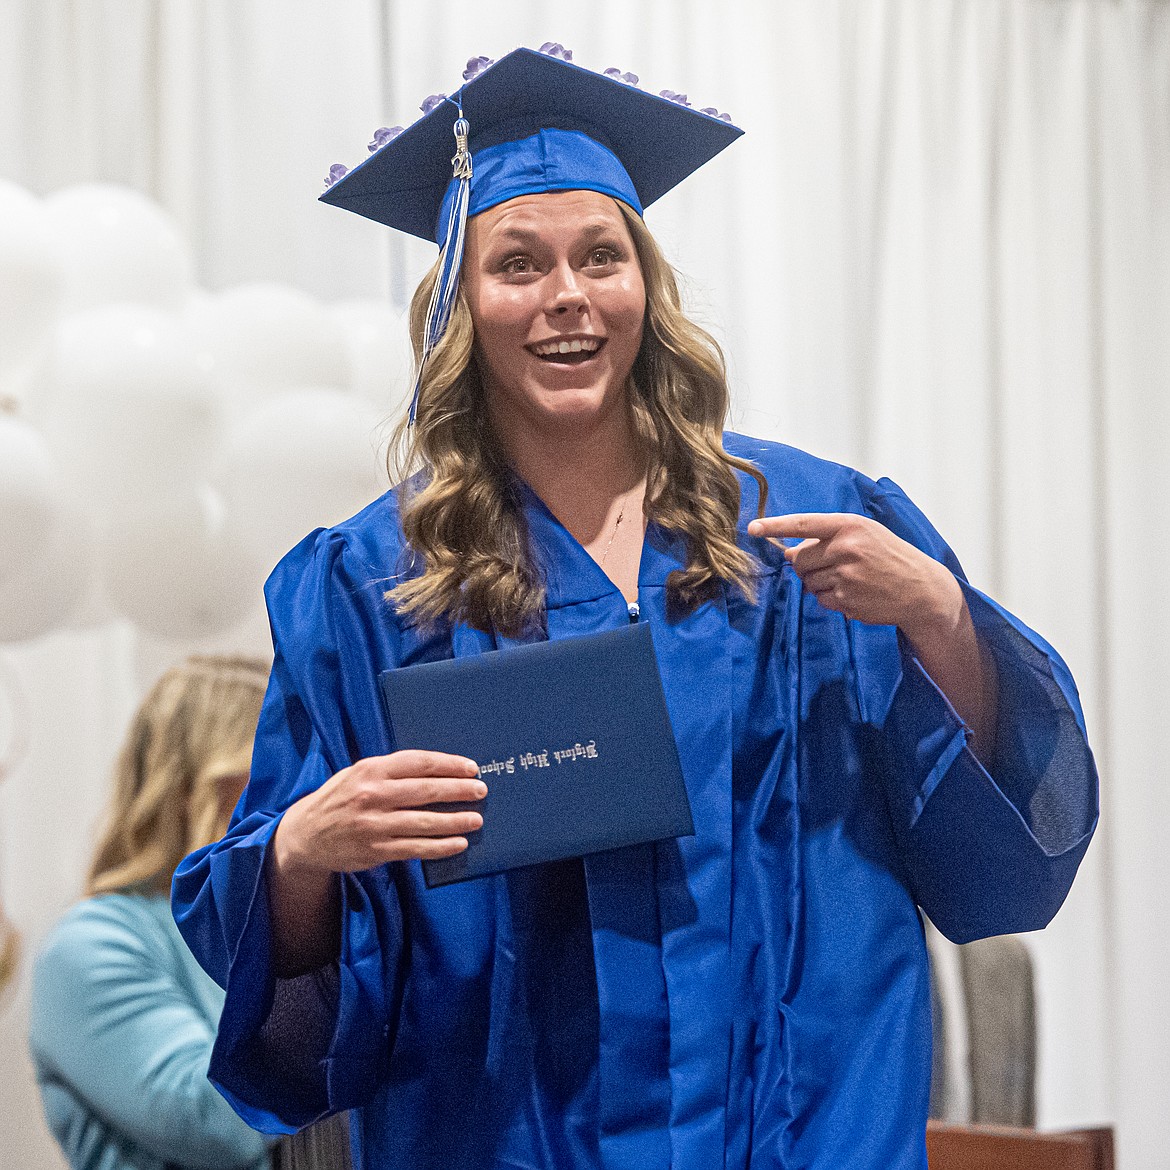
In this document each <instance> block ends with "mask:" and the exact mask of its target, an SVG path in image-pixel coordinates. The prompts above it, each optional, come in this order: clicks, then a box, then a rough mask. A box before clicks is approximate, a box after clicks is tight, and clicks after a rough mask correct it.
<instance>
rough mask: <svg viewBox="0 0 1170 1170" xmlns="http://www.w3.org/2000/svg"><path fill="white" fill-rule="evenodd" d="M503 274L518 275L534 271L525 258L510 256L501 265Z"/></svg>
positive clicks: (528, 260)
mask: <svg viewBox="0 0 1170 1170" xmlns="http://www.w3.org/2000/svg"><path fill="white" fill-rule="evenodd" d="M502 267H503V270H504V272H508V273H514V274H516V275H519V274H521V273H525V272H532V271H534V269H533V266H532V261H531V260H530V259H529V258H528V257H527V256H512V257H511V258H510V259H508V260H505V261H504V263H503V266H502Z"/></svg>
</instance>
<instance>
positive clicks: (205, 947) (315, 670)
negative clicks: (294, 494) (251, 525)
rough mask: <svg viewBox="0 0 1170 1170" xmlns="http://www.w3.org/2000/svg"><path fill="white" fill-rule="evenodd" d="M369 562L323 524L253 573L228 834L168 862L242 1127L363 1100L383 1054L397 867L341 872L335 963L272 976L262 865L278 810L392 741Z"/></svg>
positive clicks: (391, 629) (277, 1129)
mask: <svg viewBox="0 0 1170 1170" xmlns="http://www.w3.org/2000/svg"><path fill="white" fill-rule="evenodd" d="M385 587H386V586H385V576H384V571H383V573H382V574H381V576H379V574H378V573H376V572H375V571H374V570H373V569H372V568H370V567H369V566H367V565H366V564H364V563H363V562H362V561H361V560H360V558H359V557H358V556H357V555H356V554H354V553H353V552H352V551H351V550H350V549H349V548H348V547H347V543H346V540H345V537H344V535H343V534H341V533H340V532H339V531H338V530H327V531H323V532H318V533H314V534H312V535H311V536H309V537H306V538H305V540H304V541H302V542H301V544H300V545H298V546H297V547H296V548H295V549H293V550H292V552H290V553H289V554H288V555H287V556H286V557H285V558H284V560H283V561H282V562H281V563H280V564H279V565H278V566H277V568H276V569H275V570H274V572H273V574H272V576H271V577H270V578H269V581H268V584H267V586H266V587H265V596H266V600H267V603H268V611H269V619H270V623H271V626H272V638H273V648H274V652H275V657H274V662H273V668H272V675H271V678H270V681H269V686H268V692H267V695H266V696H265V700H264V705H263V708H262V710H261V714H260V722H259V726H258V728H257V732H256V743H255V748H254V751H253V757H252V771H251V776H250V779H249V782H248V786H247V788H246V790H245V792H244V795H243V796H242V797H241V800H240V803H239V805H238V806H237V808H236V810H235V813H234V815H233V817H232V823H231V826H230V827H229V829H228V832H227V834H226V836H225V837H224V838H223V839H222V840H221V841H218V842H216V843H214V844H212V845H209V846H207V847H205V848H203V849H201V850H199V851H197V852H195V853H193V854H191V855H190V856H189V857H187V858H186V859H185V860H184V861H183V862H182V864H181V865H180V866H179V868H178V870H177V871H176V873H175V879H174V884H173V887H172V909H173V911H174V915H175V920H176V922H177V923H178V926H179V929H180V931H181V933H182V935H183V937H184V939H185V940H186V941H187V944H188V946H189V947H190V948H191V950H192V952H193V953H194V954H195V956H196V958H197V959H198V960H199V962H200V964H201V965H202V966H203V968H204V969H205V970H206V971H207V972H208V974H210V975H211V977H212V978H213V979H215V981H216V982H217V983H219V984H220V985H221V986H222V987H223V988H224V990H225V992H226V999H225V1003H224V1010H223V1014H222V1016H221V1018H220V1027H219V1035H218V1037H217V1039H216V1044H215V1049H214V1051H213V1053H212V1058H211V1067H210V1074H209V1075H210V1076H211V1079H212V1080H213V1081H214V1082H215V1084H216V1085H217V1087H218V1088H219V1089H220V1091H221V1092H222V1093H223V1094H224V1096H226V1097H227V1098H228V1100H229V1101H230V1102H231V1103H232V1105H233V1106H234V1107H235V1109H236V1110H237V1112H239V1113H240V1115H241V1116H242V1117H244V1118H245V1119H246V1120H247V1121H248V1123H249V1124H250V1125H253V1126H255V1127H256V1128H258V1129H261V1130H264V1131H265V1132H269V1133H288V1132H293V1131H295V1130H297V1129H300V1128H301V1127H303V1126H305V1125H308V1124H309V1123H311V1122H313V1121H315V1120H317V1119H319V1118H321V1117H324V1116H326V1115H328V1114H330V1113H336V1112H340V1111H342V1110H345V1109H350V1108H354V1107H356V1106H359V1105H361V1104H363V1103H365V1101H366V1100H367V1099H368V1097H369V1096H370V1094H371V1093H372V1092H373V1091H374V1088H375V1087H376V1085H377V1083H378V1081H379V1079H380V1077H381V1075H382V1073H383V1071H384V1066H385V1064H386V1062H387V1060H388V1055H389V1048H390V1043H389V1038H390V1037H391V1035H392V1033H393V1029H394V1024H395V1018H396V1013H397V1003H398V1000H399V998H400V984H401V979H400V975H399V968H400V964H401V960H402V955H403V926H402V915H401V909H400V905H401V904H400V901H399V897H398V893H397V889H396V886H395V873H394V867H390V866H380V867H377V868H375V869H371V870H367V871H365V872H362V873H357V874H343V875H341V900H342V931H341V953H340V958H339V961H338V962H336V963H334V964H332V965H331V966H328V967H326V968H323V969H321V970H319V971H317V972H313V973H311V974H309V975H305V976H301V977H298V978H295V979H278V978H276V977H275V975H274V972H273V967H272V950H271V937H270V924H269V909H268V896H267V887H266V881H265V864H266V858H267V855H268V850H269V846H270V844H271V841H272V837H273V834H274V832H275V829H276V826H277V824H278V823H279V821H280V817H281V816H282V814H283V813H284V811H285V810H286V809H287V808H288V807H289V806H290V805H291V804H293V803H294V802H295V801H296V800H298V799H299V798H300V797H302V796H304V795H306V794H307V793H309V792H311V791H313V790H314V789H316V788H318V787H319V786H320V785H321V784H323V783H324V782H325V781H326V780H327V779H328V778H329V777H330V776H332V775H333V774H334V773H336V772H338V771H340V770H341V769H342V768H344V767H346V766H348V765H349V764H351V763H353V762H354V761H356V760H357V759H360V758H364V757H367V756H372V755H381V754H386V753H388V752H390V751H392V750H393V744H392V742H391V741H390V732H389V728H388V727H387V725H386V721H385V719H384V718H383V717H382V713H381V703H380V699H379V696H378V691H377V685H378V684H377V676H378V673H379V671H381V670H383V669H387V668H388V667H390V666H392V665H394V664H395V659H396V654H397V647H398V643H397V629H396V626H395V624H394V621H393V616H392V614H391V612H390V609H389V607H388V606H387V604H386V603H385V602H384V601H383V599H382V592H383V590H384V589H385Z"/></svg>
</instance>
